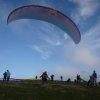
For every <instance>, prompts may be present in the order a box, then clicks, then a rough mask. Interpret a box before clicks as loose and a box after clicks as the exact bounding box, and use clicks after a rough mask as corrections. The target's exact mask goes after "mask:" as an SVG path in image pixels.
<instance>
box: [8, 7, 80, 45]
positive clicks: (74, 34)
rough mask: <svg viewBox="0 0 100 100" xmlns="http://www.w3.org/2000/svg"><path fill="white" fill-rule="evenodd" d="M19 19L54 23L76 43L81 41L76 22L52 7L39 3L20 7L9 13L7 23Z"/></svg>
mask: <svg viewBox="0 0 100 100" xmlns="http://www.w3.org/2000/svg"><path fill="white" fill-rule="evenodd" d="M18 19H36V20H42V21H46V22H49V23H52V24H54V25H56V26H57V27H59V28H60V29H62V30H63V31H65V32H66V33H67V34H68V35H69V36H70V37H71V38H72V39H73V41H74V42H75V44H78V43H79V42H80V39H81V35H80V32H79V29H78V28H77V26H76V25H75V23H74V22H73V21H72V20H71V19H70V18H69V17H67V16H66V15H65V14H63V13H61V12H59V11H57V10H54V9H52V8H48V7H44V6H37V5H28V6H22V7H19V8H17V9H15V10H13V11H12V12H11V13H10V14H9V16H8V18H7V24H9V23H10V22H12V21H15V20H18Z"/></svg>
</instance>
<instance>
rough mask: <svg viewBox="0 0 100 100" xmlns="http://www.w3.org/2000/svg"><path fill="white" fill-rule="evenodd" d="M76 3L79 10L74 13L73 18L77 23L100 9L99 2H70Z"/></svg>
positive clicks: (81, 0)
mask: <svg viewBox="0 0 100 100" xmlns="http://www.w3.org/2000/svg"><path fill="white" fill-rule="evenodd" d="M69 1H71V2H73V3H76V4H77V6H78V8H77V9H76V11H75V10H74V12H73V13H72V17H73V16H74V17H73V18H75V21H76V22H79V21H80V19H81V18H83V19H86V18H88V17H90V16H92V15H94V14H95V13H96V11H97V10H98V8H99V5H100V1H99V0H69Z"/></svg>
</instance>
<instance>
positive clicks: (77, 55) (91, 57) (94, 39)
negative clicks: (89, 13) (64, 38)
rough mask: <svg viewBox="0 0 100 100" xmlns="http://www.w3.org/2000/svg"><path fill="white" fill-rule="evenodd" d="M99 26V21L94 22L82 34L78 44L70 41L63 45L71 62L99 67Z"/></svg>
mask: <svg viewBox="0 0 100 100" xmlns="http://www.w3.org/2000/svg"><path fill="white" fill-rule="evenodd" d="M99 26H100V23H98V24H96V25H95V26H93V27H92V28H91V29H90V30H89V31H88V32H86V33H85V34H84V35H82V40H81V41H80V43H79V44H78V45H74V44H73V43H72V42H69V43H67V45H65V53H66V57H67V59H72V62H74V63H77V64H81V65H82V66H84V67H90V68H96V67H100V56H99V55H98V54H99V48H100V47H99V46H100V39H99V37H98V35H99V32H100V28H99ZM66 51H67V52H66Z"/></svg>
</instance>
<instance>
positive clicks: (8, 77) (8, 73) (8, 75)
mask: <svg viewBox="0 0 100 100" xmlns="http://www.w3.org/2000/svg"><path fill="white" fill-rule="evenodd" d="M10 75H11V73H10V72H9V70H7V82H8V81H9V79H10Z"/></svg>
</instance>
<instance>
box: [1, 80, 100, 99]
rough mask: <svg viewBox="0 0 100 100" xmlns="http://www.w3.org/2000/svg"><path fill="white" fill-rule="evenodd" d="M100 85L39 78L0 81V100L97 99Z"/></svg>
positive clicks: (99, 95)
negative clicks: (42, 82)
mask: <svg viewBox="0 0 100 100" xmlns="http://www.w3.org/2000/svg"><path fill="white" fill-rule="evenodd" d="M99 99H100V87H99V86H96V87H88V86H87V85H86V83H74V82H70V83H68V82H61V81H54V82H51V81H48V84H44V85H41V80H22V81H19V82H17V81H10V82H8V83H7V82H3V81H0V100H99Z"/></svg>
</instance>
